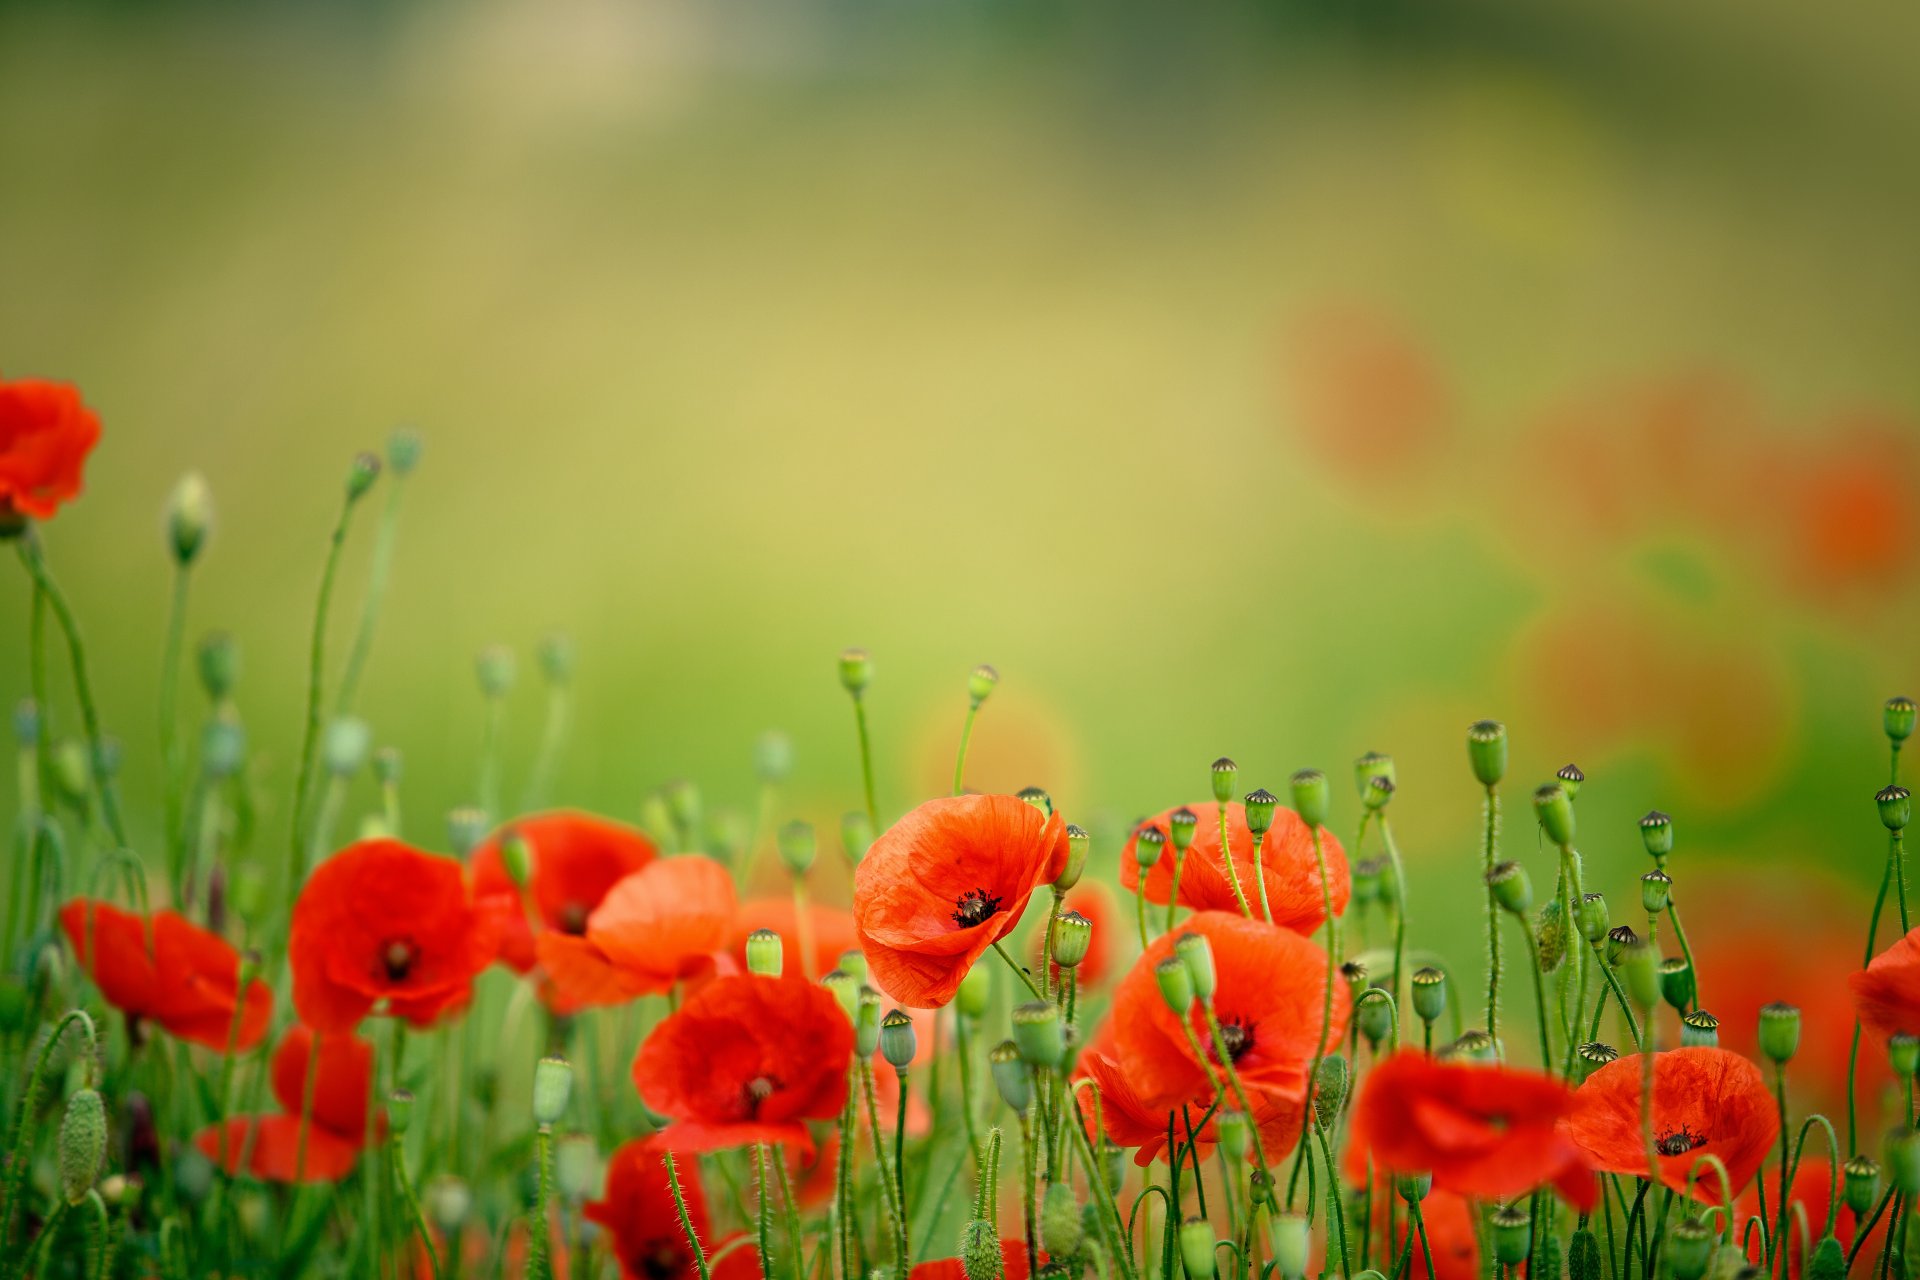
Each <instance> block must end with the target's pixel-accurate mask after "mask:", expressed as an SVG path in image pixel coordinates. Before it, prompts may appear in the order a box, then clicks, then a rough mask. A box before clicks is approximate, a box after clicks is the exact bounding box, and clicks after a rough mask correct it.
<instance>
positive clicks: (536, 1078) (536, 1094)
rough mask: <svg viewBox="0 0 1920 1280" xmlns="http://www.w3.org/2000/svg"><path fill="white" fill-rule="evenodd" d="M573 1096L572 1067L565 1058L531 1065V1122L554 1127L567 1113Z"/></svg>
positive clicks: (550, 1058) (549, 1059) (548, 1059)
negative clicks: (569, 1100) (568, 1101)
mask: <svg viewBox="0 0 1920 1280" xmlns="http://www.w3.org/2000/svg"><path fill="white" fill-rule="evenodd" d="M572 1094H573V1067H572V1066H571V1065H570V1064H569V1063H568V1062H567V1060H566V1059H565V1058H552V1057H548V1058H542V1059H540V1061H538V1062H536V1063H534V1064H533V1121H534V1123H535V1124H538V1125H542V1126H549V1125H555V1124H558V1123H559V1122H560V1117H561V1116H563V1115H565V1114H566V1113H567V1099H568V1098H569V1097H571V1096H572Z"/></svg>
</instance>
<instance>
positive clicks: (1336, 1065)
mask: <svg viewBox="0 0 1920 1280" xmlns="http://www.w3.org/2000/svg"><path fill="white" fill-rule="evenodd" d="M1346 1100H1347V1060H1346V1059H1345V1058H1344V1057H1342V1056H1341V1055H1339V1054H1337V1053H1330V1054H1328V1055H1327V1056H1326V1057H1324V1058H1322V1059H1320V1069H1319V1071H1317V1072H1315V1073H1314V1077H1313V1118H1314V1121H1315V1123H1317V1124H1318V1125H1319V1126H1320V1127H1321V1128H1322V1129H1331V1128H1332V1127H1333V1122H1334V1121H1335V1120H1338V1119H1339V1118H1340V1107H1341V1105H1342V1104H1343V1103H1345V1102H1346Z"/></svg>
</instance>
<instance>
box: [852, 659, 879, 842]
mask: <svg viewBox="0 0 1920 1280" xmlns="http://www.w3.org/2000/svg"><path fill="white" fill-rule="evenodd" d="M853 723H854V727H855V728H856V729H857V730H858V731H859V733H860V781H861V783H862V784H863V785H864V786H865V788H866V796H867V824H868V825H869V826H871V827H872V828H873V830H874V831H875V832H878V831H879V830H880V807H879V806H878V805H876V804H875V803H874V802H873V741H872V739H871V738H870V737H869V736H868V734H867V704H866V700H865V699H863V698H862V697H861V696H860V695H859V694H857V693H856V694H854V695H853Z"/></svg>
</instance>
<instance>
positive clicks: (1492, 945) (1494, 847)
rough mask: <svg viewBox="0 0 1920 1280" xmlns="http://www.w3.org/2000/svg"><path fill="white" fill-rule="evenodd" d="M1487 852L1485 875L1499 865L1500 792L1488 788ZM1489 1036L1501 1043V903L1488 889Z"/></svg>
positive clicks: (1482, 869)
mask: <svg viewBox="0 0 1920 1280" xmlns="http://www.w3.org/2000/svg"><path fill="white" fill-rule="evenodd" d="M1485 825H1486V850H1485V857H1484V861H1483V864H1482V866H1481V871H1482V873H1483V874H1484V873H1486V872H1490V871H1492V870H1493V867H1494V864H1495V863H1496V862H1497V861H1499V843H1500V792H1499V790H1498V789H1497V788H1496V787H1495V786H1494V785H1493V784H1492V783H1488V784H1487V800H1486V807H1485ZM1487 1035H1489V1036H1490V1037H1492V1038H1493V1039H1494V1040H1495V1041H1498V1040H1499V1039H1500V901H1499V899H1497V898H1495V897H1494V895H1493V886H1491V885H1489V886H1487Z"/></svg>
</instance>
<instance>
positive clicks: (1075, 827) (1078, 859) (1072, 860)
mask: <svg viewBox="0 0 1920 1280" xmlns="http://www.w3.org/2000/svg"><path fill="white" fill-rule="evenodd" d="M1092 848H1093V837H1092V836H1090V835H1088V834H1087V829H1086V828H1085V827H1083V826H1080V825H1079V824H1077V823H1073V822H1069V823H1068V824H1067V861H1066V865H1065V866H1063V867H1061V869H1060V874H1059V876H1058V877H1056V878H1055V880H1054V882H1053V887H1054V888H1056V889H1058V890H1059V891H1060V892H1062V893H1065V892H1066V891H1067V890H1069V889H1071V888H1073V886H1075V885H1077V884H1079V883H1080V874H1081V873H1082V872H1083V871H1085V870H1086V869H1087V852H1088V851H1089V850H1090V849H1092Z"/></svg>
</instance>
